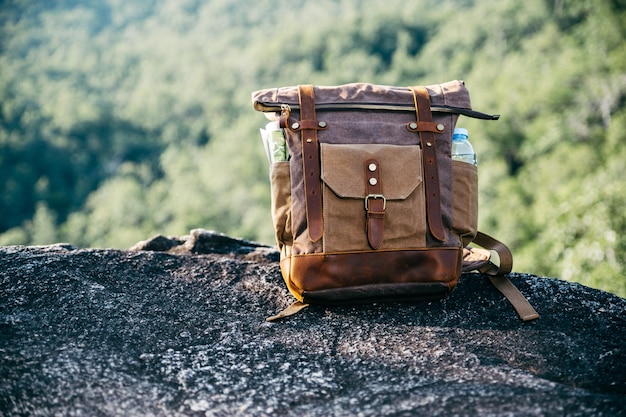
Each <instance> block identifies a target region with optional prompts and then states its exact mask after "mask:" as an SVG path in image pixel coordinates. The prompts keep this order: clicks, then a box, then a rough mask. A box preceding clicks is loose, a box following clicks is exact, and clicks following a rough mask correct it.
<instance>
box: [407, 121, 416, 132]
mask: <svg viewBox="0 0 626 417" xmlns="http://www.w3.org/2000/svg"><path fill="white" fill-rule="evenodd" d="M409 128H410V129H412V130H415V129H417V123H415V122H411V123H409Z"/></svg>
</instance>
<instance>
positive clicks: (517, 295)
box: [489, 275, 539, 321]
mask: <svg viewBox="0 0 626 417" xmlns="http://www.w3.org/2000/svg"><path fill="white" fill-rule="evenodd" d="M489 281H491V283H492V284H493V286H494V287H496V288H497V289H498V291H500V292H501V293H502V295H504V296H505V297H506V299H507V300H509V302H510V303H511V305H512V306H513V308H514V309H515V311H516V312H517V314H518V315H519V316H520V318H521V319H522V320H523V321H530V320H535V319H538V318H539V313H537V311H535V309H534V308H533V306H532V305H530V303H529V302H528V300H527V299H526V297H524V295H523V294H522V293H521V292H520V291H519V290H518V289H517V287H516V286H515V285H513V283H512V282H511V281H510V280H509V279H508V278H507V277H506V276H504V275H494V276H489Z"/></svg>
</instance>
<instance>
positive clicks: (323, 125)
mask: <svg viewBox="0 0 626 417" xmlns="http://www.w3.org/2000/svg"><path fill="white" fill-rule="evenodd" d="M317 125H318V126H319V127H321V128H322V129H323V128H325V127H326V126H327V124H326V122H319V123H318V124H317Z"/></svg>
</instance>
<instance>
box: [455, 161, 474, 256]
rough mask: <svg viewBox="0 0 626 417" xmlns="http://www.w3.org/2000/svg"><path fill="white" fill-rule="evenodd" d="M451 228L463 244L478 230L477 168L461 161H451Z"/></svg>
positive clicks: (465, 244)
mask: <svg viewBox="0 0 626 417" xmlns="http://www.w3.org/2000/svg"><path fill="white" fill-rule="evenodd" d="M452 228H453V229H454V231H455V232H456V233H457V234H458V235H459V237H460V238H461V241H462V242H463V246H467V245H468V244H469V243H470V242H471V241H472V240H474V238H475V237H476V232H477V231H478V169H477V168H476V166H474V165H472V164H468V163H467V162H462V161H452Z"/></svg>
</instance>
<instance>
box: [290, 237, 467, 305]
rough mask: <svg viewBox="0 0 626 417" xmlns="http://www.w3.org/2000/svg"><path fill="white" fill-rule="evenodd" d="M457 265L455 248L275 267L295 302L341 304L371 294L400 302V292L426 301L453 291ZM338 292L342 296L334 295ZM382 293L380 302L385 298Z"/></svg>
mask: <svg viewBox="0 0 626 417" xmlns="http://www.w3.org/2000/svg"><path fill="white" fill-rule="evenodd" d="M461 265H462V250H461V248H427V249H414V250H401V251H398V250H393V251H392V250H390V251H371V252H350V253H335V254H324V253H320V254H307V255H292V256H291V257H289V258H285V259H283V260H282V261H281V269H282V272H283V277H284V278H285V281H286V282H287V286H288V288H289V289H290V291H291V292H292V293H293V294H294V295H296V298H298V299H302V297H303V296H304V295H305V294H306V297H308V298H310V297H313V298H314V299H316V300H318V301H316V303H319V299H320V297H322V295H323V294H328V295H329V296H330V297H331V298H333V299H338V298H341V299H343V300H349V299H350V298H352V297H356V298H357V299H358V298H361V299H365V298H367V299H369V300H372V299H375V298H377V297H376V292H377V291H378V292H381V291H382V292H383V293H388V294H389V295H392V294H393V298H402V296H401V294H403V291H407V290H409V289H410V293H411V294H410V295H411V296H415V295H418V294H419V292H420V291H422V290H423V291H424V293H426V294H427V295H432V294H433V293H434V292H439V293H441V294H445V293H447V292H450V291H451V290H452V289H453V288H454V287H455V286H456V283H457V282H458V280H459V277H460V276H461ZM407 284H411V285H407ZM414 284H422V285H414ZM393 286H397V289H393V288H392V287H393ZM327 290H328V291H327ZM321 291H327V292H325V293H324V292H321ZM342 291H343V292H344V294H345V295H343V296H341V295H337V294H339V293H340V292H342ZM313 293H318V295H317V296H315V295H313ZM383 293H380V295H381V298H388V296H387V295H386V294H383ZM413 298H415V297H413Z"/></svg>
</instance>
